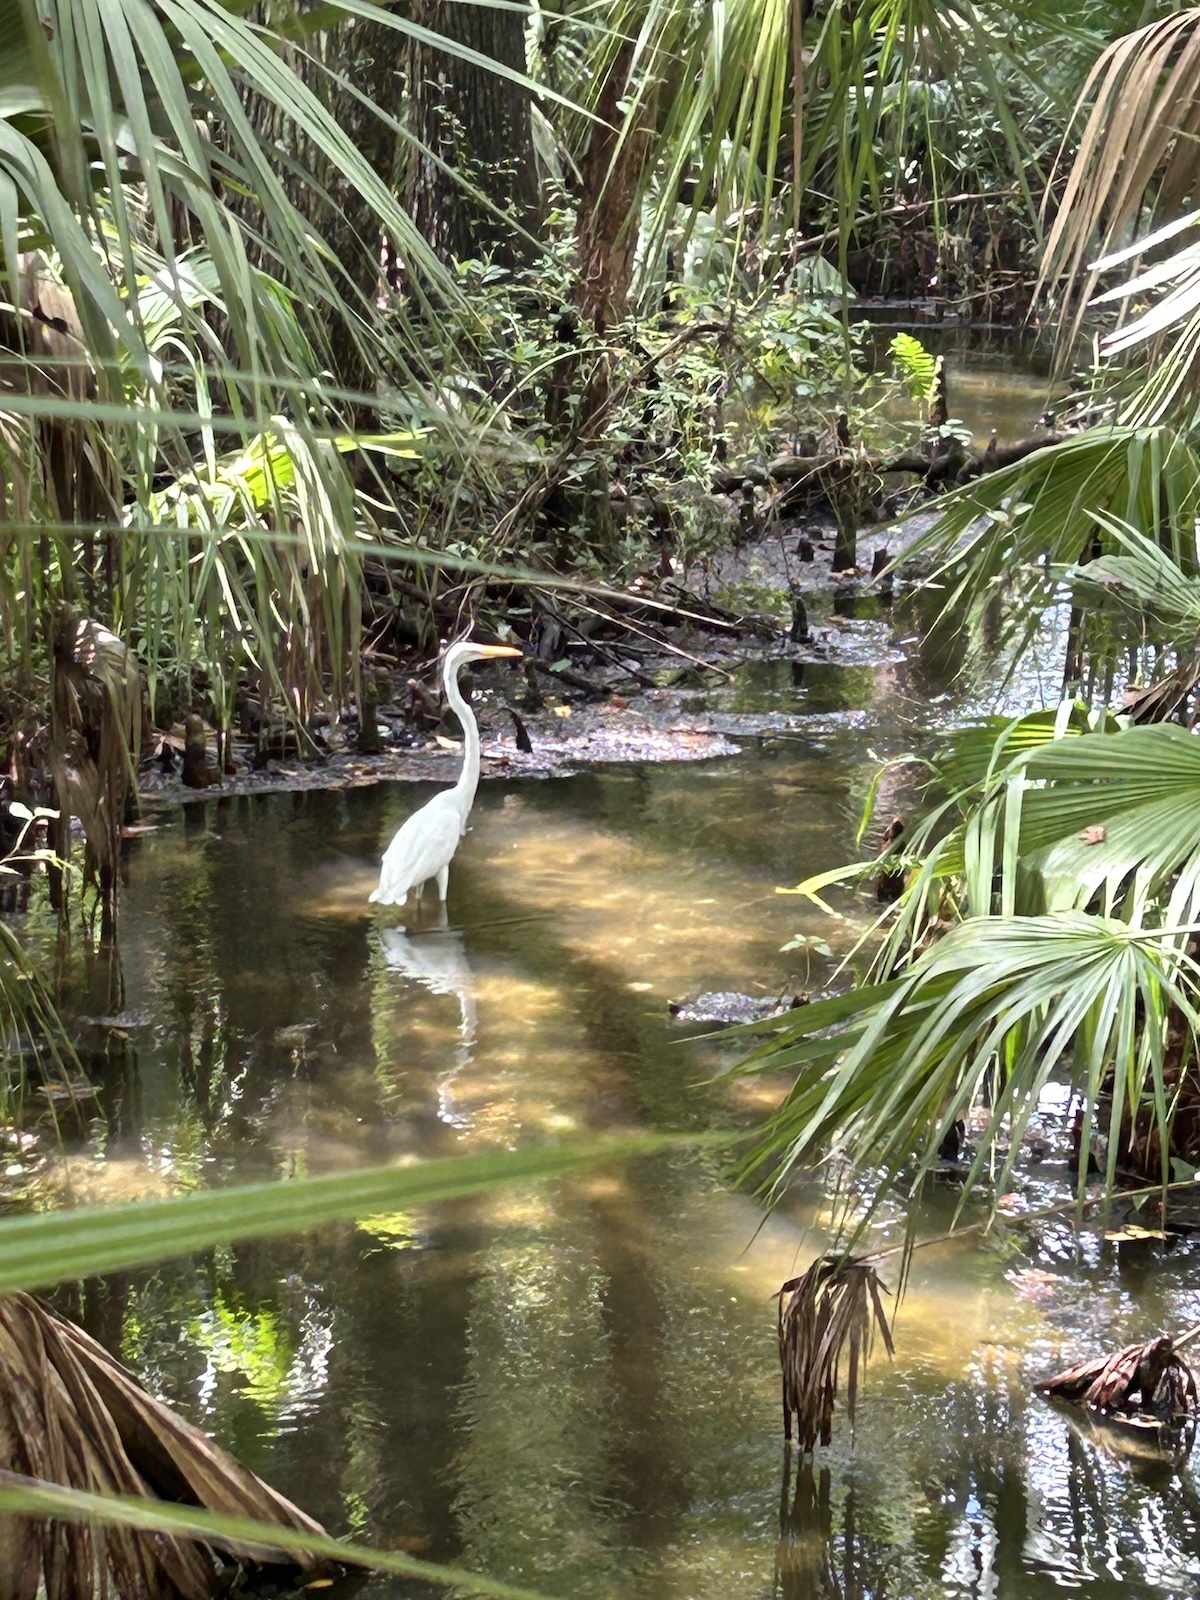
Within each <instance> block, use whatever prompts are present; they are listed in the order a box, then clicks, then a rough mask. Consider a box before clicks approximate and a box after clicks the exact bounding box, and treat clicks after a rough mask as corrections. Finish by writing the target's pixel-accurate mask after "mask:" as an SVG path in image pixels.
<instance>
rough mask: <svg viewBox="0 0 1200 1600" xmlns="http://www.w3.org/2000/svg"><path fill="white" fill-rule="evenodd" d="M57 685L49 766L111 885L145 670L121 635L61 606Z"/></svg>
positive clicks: (66, 811) (104, 881)
mask: <svg viewBox="0 0 1200 1600" xmlns="http://www.w3.org/2000/svg"><path fill="white" fill-rule="evenodd" d="M53 689H54V694H53V708H52V719H51V736H50V767H51V771H52V772H53V774H54V786H55V790H56V792H57V797H58V802H59V805H60V807H61V809H62V812H63V818H64V822H65V821H66V819H67V818H69V817H71V816H76V817H78V818H79V820H80V822H81V824H82V826H83V831H84V836H85V837H86V839H87V845H88V854H89V862H90V864H91V865H92V866H93V867H94V868H95V870H96V871H97V872H98V875H99V878H100V883H101V887H102V888H105V889H107V888H109V887H111V882H112V872H113V866H114V863H115V861H116V856H117V846H118V840H119V838H120V830H121V824H122V822H123V821H124V820H125V816H124V812H125V806H126V803H127V801H128V799H129V797H130V794H131V793H132V789H133V784H134V781H135V773H136V771H137V757H138V749H139V744H140V738H141V729H142V680H141V674H140V673H139V671H138V665H137V662H136V660H135V659H134V657H133V654H132V652H131V651H130V650H128V649H127V648H126V646H125V645H124V644H123V643H122V641H121V640H120V639H118V638H117V636H116V634H114V633H112V632H111V631H110V630H109V629H108V628H106V627H104V626H103V625H102V624H101V623H99V622H94V621H92V620H91V619H90V618H87V617H78V616H76V615H75V614H74V613H73V612H71V611H70V610H64V612H63V614H62V615H61V617H60V618H59V619H58V623H57V626H56V629H55V639H54V684H53ZM64 842H65V841H64ZM60 853H63V851H62V848H61V846H60Z"/></svg>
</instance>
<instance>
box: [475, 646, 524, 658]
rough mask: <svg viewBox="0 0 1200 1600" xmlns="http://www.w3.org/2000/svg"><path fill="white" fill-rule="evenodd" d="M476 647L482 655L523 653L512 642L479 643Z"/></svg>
mask: <svg viewBox="0 0 1200 1600" xmlns="http://www.w3.org/2000/svg"><path fill="white" fill-rule="evenodd" d="M474 648H475V650H476V652H477V653H478V654H479V655H481V656H519V655H520V654H521V652H520V651H519V650H517V649H515V648H514V647H513V646H512V645H511V644H477V645H476V646H475V647H474Z"/></svg>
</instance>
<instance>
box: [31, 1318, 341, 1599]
mask: <svg viewBox="0 0 1200 1600" xmlns="http://www.w3.org/2000/svg"><path fill="white" fill-rule="evenodd" d="M0 1470H2V1471H3V1472H5V1473H15V1474H17V1475H18V1476H19V1477H20V1478H22V1479H25V1480H28V1479H34V1480H38V1481H40V1482H42V1483H50V1484H57V1485H62V1486H64V1487H66V1488H70V1489H78V1490H83V1491H84V1492H87V1493H91V1494H105V1495H110V1494H121V1495H132V1496H136V1497H139V1498H142V1499H147V1498H148V1499H152V1500H153V1499H162V1500H167V1501H171V1502H175V1503H182V1504H184V1505H196V1506H201V1507H204V1508H205V1509H207V1510H209V1511H214V1512H219V1513H222V1514H224V1515H227V1516H241V1517H251V1518H254V1519H255V1520H256V1521H257V1522H259V1523H260V1524H267V1525H269V1524H275V1525H277V1526H282V1527H283V1528H287V1529H290V1530H299V1531H300V1532H305V1533H312V1534H316V1535H318V1536H319V1535H321V1534H322V1533H323V1530H322V1529H321V1527H320V1526H319V1524H318V1523H316V1522H314V1521H312V1520H311V1518H309V1517H306V1516H305V1515H304V1513H303V1512H302V1511H299V1510H298V1509H297V1508H296V1507H295V1506H293V1505H292V1504H291V1503H290V1502H289V1501H287V1500H285V1499H284V1498H283V1497H282V1496H281V1495H278V1494H276V1493H275V1492H274V1490H272V1489H270V1488H268V1487H267V1485H266V1484H264V1483H263V1482H261V1480H260V1479H258V1478H256V1477H255V1475H254V1474H253V1473H252V1472H250V1471H249V1470H248V1469H247V1468H246V1467H243V1466H242V1465H241V1464H240V1463H239V1462H237V1461H235V1460H234V1459H233V1458H232V1457H231V1456H228V1455H226V1454H225V1452H224V1451H223V1450H220V1449H219V1448H218V1447H217V1446H216V1445H214V1444H213V1443H212V1442H211V1441H210V1440H209V1439H208V1438H207V1437H206V1436H205V1435H204V1434H202V1433H201V1432H200V1431H199V1430H198V1429H196V1428H193V1427H192V1426H191V1425H190V1424H189V1423H186V1422H184V1421H183V1420H182V1419H181V1418H179V1417H177V1416H175V1415H174V1413H173V1412H171V1411H170V1410H168V1408H167V1407H166V1406H164V1405H162V1404H161V1403H160V1402H159V1401H157V1400H155V1399H153V1398H152V1397H151V1396H150V1395H148V1394H147V1393H146V1392H145V1390H144V1389H142V1388H141V1386H140V1385H139V1384H138V1383H137V1381H136V1380H135V1379H134V1378H133V1376H132V1375H131V1374H130V1373H128V1372H127V1371H126V1370H125V1369H124V1367H122V1366H120V1365H119V1364H118V1363H117V1362H116V1361H114V1360H113V1359H112V1357H111V1356H109V1355H108V1354H107V1352H106V1351H105V1350H103V1349H102V1348H101V1346H100V1345H98V1344H97V1343H96V1342H95V1340H94V1339H92V1338H90V1337H89V1336H88V1335H87V1334H86V1333H84V1332H83V1331H82V1330H81V1329H79V1328H77V1327H75V1326H74V1325H73V1324H72V1323H70V1322H67V1321H65V1320H64V1319H63V1318H62V1317H59V1316H57V1315H56V1314H55V1313H54V1312H53V1311H51V1310H50V1309H49V1308H48V1307H46V1306H44V1305H43V1304H41V1303H40V1302H39V1301H37V1300H35V1299H33V1298H32V1297H31V1296H29V1295H25V1294H15V1295H8V1296H6V1297H4V1298H3V1299H0ZM264 1535H268V1528H266V1527H264ZM230 1553H231V1556H232V1559H233V1563H234V1564H235V1565H236V1564H237V1563H238V1562H241V1563H242V1564H244V1565H250V1566H253V1565H254V1564H260V1565H265V1566H275V1567H278V1566H279V1565H282V1566H283V1567H285V1568H286V1569H288V1570H289V1571H291V1572H295V1571H296V1570H297V1569H299V1570H300V1571H301V1572H302V1573H303V1574H304V1576H306V1577H307V1578H309V1579H310V1580H311V1579H313V1578H315V1577H319V1576H327V1575H328V1574H329V1573H330V1571H331V1570H337V1569H331V1564H330V1563H329V1562H327V1561H322V1560H316V1559H310V1560H306V1559H305V1558H303V1557H297V1556H288V1555H284V1554H282V1553H281V1552H279V1551H272V1550H271V1549H270V1548H269V1547H268V1546H265V1545H243V1546H241V1547H234V1548H233V1549H232V1550H231V1552H230ZM226 1565H227V1563H226V1562H225V1561H224V1559H223V1558H221V1557H218V1556H217V1555H216V1554H215V1552H214V1551H213V1550H212V1549H211V1547H208V1546H206V1545H203V1544H199V1543H193V1542H191V1541H189V1540H186V1539H184V1540H180V1539H175V1538H172V1537H169V1536H167V1535H164V1534H162V1533H152V1532H144V1531H142V1530H140V1529H134V1528H129V1527H121V1526H100V1525H99V1524H93V1523H86V1522H85V1523H68V1522H61V1521H45V1522H42V1521H37V1520H34V1519H31V1518H26V1517H15V1516H11V1515H8V1516H2V1517H0V1594H2V1595H3V1596H4V1597H5V1600H34V1597H35V1596H36V1595H37V1594H38V1593H39V1584H44V1589H43V1590H41V1591H40V1592H43V1593H44V1594H45V1595H46V1596H47V1600H94V1597H95V1596H108V1595H117V1596H122V1597H124V1596H138V1597H139V1600H210V1597H211V1596H212V1595H213V1594H214V1593H216V1592H217V1588H218V1583H219V1577H220V1574H221V1572H222V1570H223V1568H225V1566H226Z"/></svg>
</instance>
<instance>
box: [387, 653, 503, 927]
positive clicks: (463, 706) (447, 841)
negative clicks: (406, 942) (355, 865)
mask: <svg viewBox="0 0 1200 1600" xmlns="http://www.w3.org/2000/svg"><path fill="white" fill-rule="evenodd" d="M520 654H521V652H520V651H519V650H514V649H513V648H512V647H511V646H510V645H506V644H475V643H474V641H473V640H471V639H462V640H460V641H459V643H458V644H452V645H451V646H450V648H449V650H447V651H446V654H445V656H444V657H443V658H442V690H443V692H444V694H445V696H446V699H447V700H448V701H449V702H450V704H451V705H452V706H453V707H454V709H455V711H456V712H457V713H458V720H459V722H460V723H461V724H462V731H463V765H462V771H461V772H460V773H459V775H458V782H457V783H456V784H455V785H454V787H453V789H443V790H442V792H441V793H440V794H435V795H434V797H433V799H432V800H430V801H428V802H427V803H426V804H425V805H423V806H422V807H421V809H420V810H419V811H414V812H413V814H412V816H411V817H409V818H408V820H407V821H406V822H405V823H403V824H402V826H401V827H400V829H399V830H398V832H397V833H396V836H395V838H394V839H393V840H392V842H391V844H390V845H388V847H387V849H386V850H385V851H384V856H383V866H382V868H381V869H380V873H379V887H378V888H377V889H376V890H374V892H373V893H372V895H371V899H372V900H374V901H376V902H377V903H378V904H379V905H383V906H402V905H403V904H404V902H405V901H406V900H407V899H408V894H409V890H410V889H415V890H416V891H417V897H418V899H419V898H420V895H421V890H422V889H423V888H424V887H425V885H426V884H427V883H428V882H429V880H430V878H436V879H437V886H438V898H439V899H440V900H442V901H444V900H445V898H446V885H447V883H448V882H449V879H450V862H451V860H452V859H453V856H454V852H455V851H456V850H457V849H458V841H459V840H460V839H461V838H462V836H463V834H464V833H466V831H467V818H468V817H469V816H470V815H471V807H472V805H473V804H474V802H475V790H476V788H477V787H478V784H479V724H478V723H477V722H476V721H475V714H474V712H473V711H472V710H471V708H470V706H469V705H468V704H467V702H466V701H465V700H464V699H463V697H462V691H461V690H460V689H459V687H458V674H459V669H460V668H461V667H464V666H466V664H467V662H468V661H490V660H491V659H492V658H493V657H494V656H519V655H520Z"/></svg>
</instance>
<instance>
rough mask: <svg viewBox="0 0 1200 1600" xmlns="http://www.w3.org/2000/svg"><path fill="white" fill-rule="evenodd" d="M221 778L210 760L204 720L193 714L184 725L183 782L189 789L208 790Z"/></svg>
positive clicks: (185, 720)
mask: <svg viewBox="0 0 1200 1600" xmlns="http://www.w3.org/2000/svg"><path fill="white" fill-rule="evenodd" d="M220 776H221V775H220V773H219V772H218V771H217V769H216V768H215V767H214V766H212V765H211V764H210V762H209V759H208V740H207V738H206V736H205V732H204V721H203V718H201V717H198V716H196V714H195V713H194V712H193V713H192V714H191V715H190V716H188V717H186V718H185V719H184V723H183V781H184V783H186V784H187V786H188V788H189V789H207V788H208V786H209V785H210V784H213V783H217V782H218V781H219V779H220Z"/></svg>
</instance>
